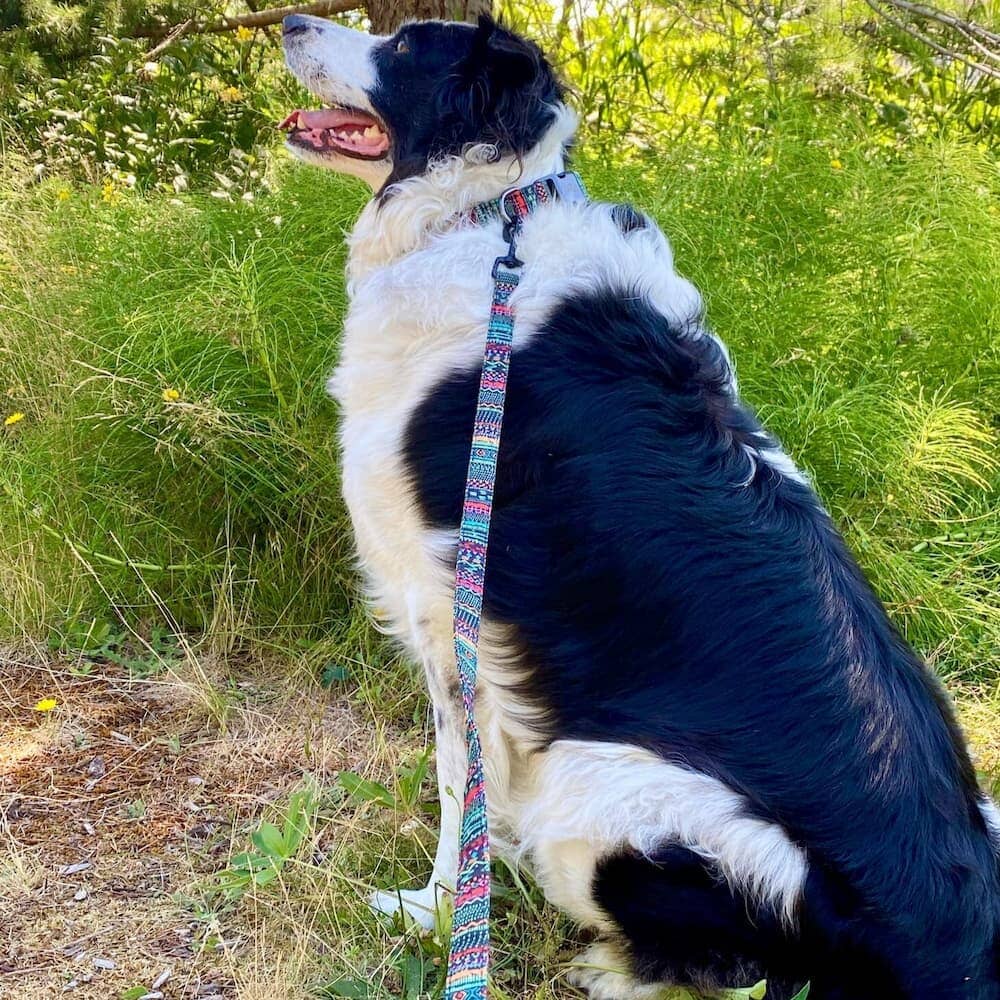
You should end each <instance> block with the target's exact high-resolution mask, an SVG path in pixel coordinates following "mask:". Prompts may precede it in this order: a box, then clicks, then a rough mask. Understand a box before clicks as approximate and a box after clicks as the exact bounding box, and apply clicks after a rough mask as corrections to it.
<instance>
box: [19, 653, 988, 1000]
mask: <svg viewBox="0 0 1000 1000" xmlns="http://www.w3.org/2000/svg"><path fill="white" fill-rule="evenodd" d="M70 666H72V665H71V664H60V663H43V664H39V663H38V662H37V661H36V662H25V661H23V660H18V659H16V658H11V657H7V658H6V659H3V658H0V692H2V696H3V708H2V709H0V712H2V715H0V720H2V721H0V809H2V812H0V928H2V931H0V997H4V998H7V997H9V998H12V1000H13V998H18V1000H22V998H23V1000H42V998H52V997H55V996H61V995H64V994H63V991H64V989H65V987H67V986H68V985H69V984H70V983H75V985H74V986H73V987H72V988H71V989H69V990H67V991H66V993H65V995H67V996H69V997H72V998H82V1000H98V998H100V1000H106V998H109V997H111V998H114V997H118V996H120V995H121V993H122V991H124V990H126V989H128V988H130V987H134V986H136V985H139V984H143V985H146V986H148V985H149V984H151V983H152V982H153V981H154V980H155V979H156V978H157V976H159V975H160V974H161V973H162V972H163V971H164V970H167V969H169V970H170V977H169V979H168V980H167V981H166V982H165V984H164V985H163V986H162V987H161V990H162V992H163V994H164V997H165V998H168V1000H205V998H207V997H224V998H241V1000H308V998H310V997H315V996H316V995H317V993H316V986H317V984H318V983H320V982H323V981H329V980H330V979H331V978H333V979H336V978H337V977H339V976H346V977H349V978H352V979H356V980H360V981H362V982H367V983H371V984H373V995H375V996H387V995H397V996H398V995H399V979H398V975H399V972H398V970H399V963H400V959H401V956H402V955H404V954H414V953H421V952H423V953H424V954H425V955H426V954H433V952H434V948H433V947H432V946H429V945H428V944H427V943H426V942H424V944H423V945H418V944H416V942H415V938H414V937H413V936H412V934H410V935H407V934H403V935H400V934H398V932H393V931H390V930H389V929H387V928H386V927H385V926H383V925H380V924H379V923H378V922H377V921H376V920H375V919H374V918H373V917H372V915H371V914H370V913H369V912H368V910H367V907H366V903H365V899H366V897H367V893H368V891H369V888H370V885H371V883H372V881H373V880H375V881H378V882H379V884H383V885H384V884H390V883H392V882H393V881H396V880H399V879H400V878H401V879H402V880H404V881H405V880H406V878H407V874H409V875H410V877H411V878H413V877H414V876H416V875H417V874H418V873H420V872H425V871H426V870H427V869H429V850H430V848H431V846H432V843H433V830H432V827H433V825H434V821H433V818H432V817H430V816H429V814H428V811H427V809H426V808H424V806H426V799H425V801H424V803H423V804H422V805H420V806H418V807H417V808H416V810H415V812H414V813H413V814H412V815H409V816H405V815H394V814H393V812H392V811H391V810H387V809H384V808H378V807H377V806H374V805H372V804H370V803H369V804H360V805H359V804H358V803H357V802H353V801H350V800H347V799H345V798H344V797H343V796H341V795H339V794H338V793H337V791H338V790H337V780H336V779H337V774H338V772H339V771H341V770H345V769H349V770H354V771H358V772H361V773H363V774H365V775H366V776H368V777H371V778H374V779H377V780H380V781H383V782H385V783H386V784H387V785H388V786H389V787H390V788H391V787H392V780H393V779H392V776H393V774H394V773H395V772H396V770H397V768H398V767H399V765H400V763H401V762H402V761H403V760H405V759H406V758H407V757H408V756H411V755H412V754H413V753H414V752H416V751H417V750H419V749H420V748H421V747H422V746H423V741H424V740H425V739H426V735H425V732H424V729H423V727H422V726H421V725H420V724H419V722H417V723H414V725H413V726H412V727H411V728H409V729H407V730H405V731H404V730H400V729H387V728H386V726H385V723H384V722H380V721H378V719H377V716H378V714H379V712H378V708H377V706H365V705H364V704H363V703H359V702H358V700H357V696H356V694H355V695H353V696H348V695H347V694H346V693H342V694H336V693H330V692H327V691H324V690H322V689H319V688H317V687H316V686H314V685H313V684H311V683H310V682H309V681H308V680H307V679H306V678H301V679H300V680H297V681H295V682H293V681H291V680H289V675H288V672H287V669H285V670H281V669H274V670H272V671H268V670H266V669H264V668H261V667H260V666H255V667H249V666H244V667H242V668H241V669H240V670H239V671H234V670H232V669H230V670H229V671H224V670H223V669H222V668H221V667H220V665H219V664H218V663H217V662H214V661H212V660H211V659H198V660H197V662H196V663H195V662H194V660H193V658H192V656H189V657H188V660H187V661H185V662H184V663H182V664H181V665H180V666H178V667H174V668H172V669H171V670H170V671H167V672H165V673H163V674H161V675H159V676H158V677H156V678H154V679H147V680H134V679H131V678H129V677H128V676H127V674H126V673H125V672H123V671H121V670H117V669H116V668H110V667H101V668H95V673H94V674H92V675H88V676H79V675H78V674H76V675H75V674H74V673H73V671H72V670H71V669H69V667H70ZM98 669H99V671H100V672H99V673H97V672H96V670H98ZM956 695H957V699H958V702H959V707H960V711H961V714H962V717H963V722H964V724H965V725H966V727H967V729H968V732H969V735H970V739H971V741H972V743H973V748H974V752H975V754H976V760H977V766H978V767H979V768H980V770H981V771H982V772H983V773H984V775H985V776H986V778H987V780H991V776H992V778H995V777H996V776H997V775H1000V724H998V723H1000V710H998V703H997V698H996V696H995V693H994V692H991V691H987V690H984V689H975V688H966V689H962V690H959V691H957V692H956ZM48 697H54V698H56V699H57V701H58V707H57V708H56V709H55V710H54V711H52V712H50V713H41V712H38V711H36V710H35V708H34V706H35V704H36V703H37V702H38V701H39V700H40V699H42V698H48ZM306 779H308V780H310V781H311V782H312V784H313V786H314V787H316V788H318V789H321V790H325V791H324V793H323V794H324V795H325V796H326V797H325V798H324V799H323V806H322V808H321V809H319V810H318V812H317V814H316V815H315V816H314V817H313V819H312V821H311V825H310V831H309V835H308V837H307V838H306V843H305V847H304V849H303V850H302V851H301V852H300V853H299V855H298V856H297V857H296V858H295V859H293V860H292V861H291V862H290V863H289V864H287V865H286V866H285V867H284V868H283V869H282V872H281V876H280V877H279V879H278V880H277V881H276V882H275V883H273V884H272V885H270V886H268V887H267V889H266V890H254V891H251V892H248V893H247V894H246V895H244V896H243V897H242V898H241V899H239V900H235V901H227V900H225V899H224V898H222V897H220V896H219V895H218V894H213V893H212V891H211V890H210V888H209V887H210V886H211V885H212V884H213V876H215V875H216V874H217V873H218V872H220V871H221V870H223V869H225V868H227V866H228V865H229V864H230V861H231V859H232V857H233V856H234V855H236V854H238V853H240V852H241V851H245V850H247V848H248V847H249V841H248V837H249V833H250V831H252V830H253V829H254V828H256V826H257V825H259V823H260V822H261V820H262V819H268V818H273V819H279V817H280V814H281V804H282V803H284V802H286V801H287V797H288V794H289V792H290V791H292V790H293V789H295V788H297V787H301V786H302V783H303V781H304V780H306ZM428 792H429V790H428ZM279 822H280V820H279ZM80 863H87V864H89V866H90V867H88V868H87V869H85V870H82V871H78V872H76V873H67V872H66V867H67V866H72V865H77V864H80ZM537 903H538V900H537V899H535V900H534V901H533V902H532V903H530V904H528V905H526V906H522V907H520V908H516V912H515V909H511V908H510V907H511V904H510V903H509V902H508V903H507V904H505V906H502V907H500V908H499V909H498V920H501V921H503V926H501V927H498V931H499V934H498V970H497V971H498V987H502V992H500V991H498V996H501V995H502V996H504V997H507V998H510V1000H527V998H536V1000H537V998H540V997H547V998H552V997H557V996H568V995H570V994H572V995H575V993H573V991H570V990H569V989H568V987H567V986H566V985H565V981H564V978H563V977H564V974H565V970H566V963H567V961H568V960H569V959H570V958H571V956H572V954H573V953H574V951H576V950H578V948H577V943H576V942H574V941H573V940H572V934H571V933H570V929H569V927H568V926H567V925H566V924H565V922H563V921H559V920H551V919H549V916H550V915H551V914H549V913H545V914H544V915H543V916H541V917H540V916H539V914H538V912H537V911H536V910H535V909H534V907H535V906H537ZM95 958H97V959H106V960H109V961H111V962H113V963H114V965H115V967H114V968H113V969H103V970H102V969H98V968H95V966H94V959H95Z"/></svg>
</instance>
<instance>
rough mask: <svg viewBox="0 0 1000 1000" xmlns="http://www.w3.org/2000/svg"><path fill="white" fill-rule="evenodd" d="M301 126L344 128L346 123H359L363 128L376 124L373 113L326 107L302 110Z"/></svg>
mask: <svg viewBox="0 0 1000 1000" xmlns="http://www.w3.org/2000/svg"><path fill="white" fill-rule="evenodd" d="M298 116H299V128H308V129H314V128H320V129H322V128H343V127H344V126H345V125H357V126H359V128H361V129H366V128H368V126H369V125H374V124H375V119H374V118H372V117H371V115H366V114H363V113H362V112H359V111H344V110H342V109H340V108H324V109H323V110H322V111H300V112H299V113H298Z"/></svg>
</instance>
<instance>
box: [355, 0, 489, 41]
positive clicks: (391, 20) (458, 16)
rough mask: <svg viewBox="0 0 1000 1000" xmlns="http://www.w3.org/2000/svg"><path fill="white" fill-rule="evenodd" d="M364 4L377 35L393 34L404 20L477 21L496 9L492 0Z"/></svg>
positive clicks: (400, 0)
mask: <svg viewBox="0 0 1000 1000" xmlns="http://www.w3.org/2000/svg"><path fill="white" fill-rule="evenodd" d="M365 6H366V7H367V8H368V19H369V20H370V21H371V23H372V31H374V32H375V33H376V34H378V35H391V34H392V33H393V32H394V31H395V30H396V29H397V28H398V27H399V26H400V25H401V24H402V23H403V21H411V20H425V19H427V18H441V19H443V20H445V21H475V20H476V18H477V17H479V15H480V14H489V13H490V11H491V10H492V9H493V3H492V0H368V2H367V3H366V4H365Z"/></svg>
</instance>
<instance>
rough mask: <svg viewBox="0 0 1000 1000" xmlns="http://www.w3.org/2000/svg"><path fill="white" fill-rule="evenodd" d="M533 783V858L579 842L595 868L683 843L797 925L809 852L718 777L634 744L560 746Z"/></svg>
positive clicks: (524, 812) (524, 816)
mask: <svg viewBox="0 0 1000 1000" xmlns="http://www.w3.org/2000/svg"><path fill="white" fill-rule="evenodd" d="M532 781H533V783H532V785H531V787H530V790H528V792H527V794H526V796H525V799H524V801H523V802H522V805H521V810H520V815H519V823H520V847H521V850H522V851H523V852H525V853H526V854H527V855H529V856H531V855H533V854H535V853H536V852H538V851H539V850H543V851H544V850H546V849H547V845H550V844H552V843H564V842H567V841H572V840H574V839H582V840H584V841H585V842H586V843H587V844H588V845H590V847H591V851H592V859H591V860H592V861H596V860H598V859H599V858H600V857H601V856H603V855H606V854H610V853H612V852H614V851H620V850H622V849H623V848H633V849H634V850H636V851H639V852H640V853H642V854H647V855H651V854H654V853H655V851H656V850H657V848H659V847H662V846H663V845H664V843H673V844H680V845H682V846H684V847H687V848H690V849H691V850H693V851H695V852H696V853H697V854H699V855H700V856H701V857H703V858H704V859H705V860H706V861H707V862H709V864H710V865H711V866H712V867H713V868H715V869H716V870H717V871H718V873H719V874H720V875H721V876H722V877H723V878H725V879H726V881H727V882H728V883H729V884H730V885H732V886H733V887H734V888H735V889H737V890H739V891H740V892H743V893H745V894H746V895H747V896H748V897H749V898H750V899H752V900H755V901H758V902H767V903H770V904H771V905H772V906H773V907H774V908H775V910H776V911H777V912H778V913H780V914H781V915H782V916H783V917H784V919H785V920H786V921H787V922H788V923H789V924H791V923H793V922H794V919H795V911H796V906H797V903H798V901H799V898H800V896H801V893H802V886H803V882H804V880H805V874H806V869H807V864H806V857H805V854H804V853H803V851H802V850H801V848H799V847H797V846H796V845H795V844H793V843H792V842H791V841H790V840H789V838H788V836H787V835H786V834H785V832H784V831H783V830H782V829H781V828H780V827H778V826H776V825H775V824H773V823H768V822H766V821H764V820H761V819H756V818H754V817H753V816H751V815H750V814H749V810H748V808H747V803H746V802H745V801H744V799H743V798H742V797H741V796H740V795H737V794H736V793H735V792H733V791H732V790H730V789H729V788H727V787H726V786H725V785H724V784H722V782H720V781H718V780H717V779H715V778H712V777H709V776H708V775H706V774H701V773H699V772H697V771H691V770H689V769H687V768H685V767H681V766H679V765H677V764H672V763H670V762H669V761H666V760H664V759H663V758H662V757H658V756H657V755H656V754H653V753H651V752H650V751H648V750H643V749H640V748H638V747H634V746H629V745H626V744H619V743H590V742H585V741H578V740H559V741H557V742H556V743H554V744H552V747H551V748H550V749H549V750H548V751H547V752H546V753H544V754H542V755H540V756H539V758H538V762H537V765H536V767H535V768H534V771H533V774H532ZM595 790H599V791H595ZM588 881H589V880H588Z"/></svg>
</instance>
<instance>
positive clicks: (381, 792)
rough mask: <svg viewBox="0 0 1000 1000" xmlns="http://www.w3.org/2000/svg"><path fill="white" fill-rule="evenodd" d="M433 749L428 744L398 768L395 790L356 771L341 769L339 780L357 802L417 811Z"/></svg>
mask: <svg viewBox="0 0 1000 1000" xmlns="http://www.w3.org/2000/svg"><path fill="white" fill-rule="evenodd" d="M430 759H431V749H430V748H429V747H428V748H427V749H426V750H423V751H422V752H421V753H419V754H417V755H416V757H415V758H414V759H413V760H412V761H411V762H410V763H408V764H404V765H403V766H402V767H400V768H399V770H398V772H397V775H396V791H395V792H391V791H389V789H388V788H386V786H385V785H383V784H382V783H381V782H378V781H371V780H370V779H368V778H363V777H361V775H359V774H355V773H354V772H353V771H341V772H340V774H339V775H337V783H338V784H339V785H340V787H341V788H343V789H344V791H345V792H347V794H348V795H350V797H351V798H353V799H355V800H356V801H358V802H373V803H375V804H376V805H379V806H384V807H385V808H387V809H395V810H397V811H400V812H407V813H409V812H414V811H415V810H416V808H417V806H418V805H419V804H420V795H421V792H422V790H423V784H424V781H425V780H426V778H427V771H428V770H429V768H430Z"/></svg>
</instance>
